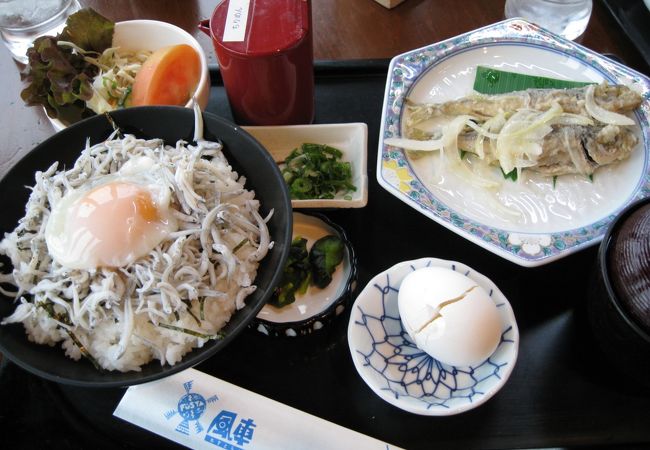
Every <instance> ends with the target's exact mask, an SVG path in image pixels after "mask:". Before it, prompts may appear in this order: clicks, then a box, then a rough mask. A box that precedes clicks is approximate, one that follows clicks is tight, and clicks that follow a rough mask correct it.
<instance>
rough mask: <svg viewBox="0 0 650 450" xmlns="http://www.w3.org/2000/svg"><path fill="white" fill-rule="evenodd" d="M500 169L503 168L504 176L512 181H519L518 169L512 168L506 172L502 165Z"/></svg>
mask: <svg viewBox="0 0 650 450" xmlns="http://www.w3.org/2000/svg"><path fill="white" fill-rule="evenodd" d="M499 169H501V173H502V174H503V178H505V179H506V180H512V181H517V169H516V168H515V169H512V170H511V171H510V172H508V173H505V172H504V171H503V169H502V168H501V166H499Z"/></svg>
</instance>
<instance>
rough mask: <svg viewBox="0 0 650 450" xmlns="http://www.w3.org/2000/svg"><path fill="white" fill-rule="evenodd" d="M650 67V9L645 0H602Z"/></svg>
mask: <svg viewBox="0 0 650 450" xmlns="http://www.w3.org/2000/svg"><path fill="white" fill-rule="evenodd" d="M602 2H603V4H604V5H605V6H606V7H607V9H608V10H609V12H610V13H611V14H612V15H613V16H614V19H616V22H618V24H619V25H620V27H621V30H622V31H623V32H624V33H625V34H626V35H627V37H628V38H629V39H630V42H631V43H632V45H634V47H636V49H637V50H638V51H639V53H640V54H641V56H642V57H643V59H644V60H645V62H646V65H647V66H648V67H650V11H648V8H647V7H646V6H645V4H644V3H643V0H602Z"/></svg>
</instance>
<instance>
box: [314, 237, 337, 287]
mask: <svg viewBox="0 0 650 450" xmlns="http://www.w3.org/2000/svg"><path fill="white" fill-rule="evenodd" d="M343 250H344V245H343V241H342V240H341V239H340V238H339V237H337V236H332V235H330V236H324V237H322V238H320V239H319V240H317V241H316V242H314V245H313V246H312V248H311V250H310V251H309V263H310V264H311V269H312V276H313V280H314V281H313V282H314V284H315V285H316V286H318V287H319V288H321V289H323V288H325V287H327V285H328V284H330V283H331V282H332V273H334V270H336V266H338V265H339V264H341V261H343Z"/></svg>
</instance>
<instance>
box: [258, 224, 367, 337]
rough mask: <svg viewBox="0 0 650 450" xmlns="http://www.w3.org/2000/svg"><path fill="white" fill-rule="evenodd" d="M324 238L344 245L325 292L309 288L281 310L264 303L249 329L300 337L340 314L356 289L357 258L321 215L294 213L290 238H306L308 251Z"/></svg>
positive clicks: (338, 230) (341, 234) (340, 232)
mask: <svg viewBox="0 0 650 450" xmlns="http://www.w3.org/2000/svg"><path fill="white" fill-rule="evenodd" d="M326 235H335V236H338V237H339V238H341V239H342V240H343V243H344V244H345V255H344V257H343V262H341V264H340V265H339V266H338V267H337V268H336V271H335V272H334V274H333V275H332V282H331V283H330V284H329V285H328V286H327V287H326V288H324V289H319V288H317V287H315V286H310V287H309V288H308V289H307V292H306V293H305V294H304V295H298V296H296V301H295V302H294V303H291V304H289V305H287V306H284V307H282V308H278V307H275V306H273V305H270V304H266V305H265V306H264V307H263V308H262V309H261V311H260V312H259V313H258V314H257V317H256V318H255V319H254V320H253V322H251V324H250V327H251V328H255V329H256V330H257V331H259V332H261V333H263V334H266V335H269V336H289V337H295V336H302V335H306V334H310V333H313V332H315V331H317V330H320V329H321V328H323V327H325V326H327V325H328V324H329V323H330V322H332V320H334V319H335V318H336V317H338V316H339V315H340V314H341V313H343V312H344V311H345V310H346V308H347V306H348V300H349V299H350V296H351V294H352V292H353V291H354V289H355V287H356V280H357V259H356V256H355V254H354V249H353V248H352V244H351V243H350V241H349V240H348V238H347V236H346V234H345V231H344V230H343V228H341V227H340V226H338V225H336V224H335V223H333V222H332V221H330V220H329V219H328V218H327V217H325V216H324V215H322V214H315V213H310V214H306V213H299V212H294V213H293V237H294V238H295V237H296V236H301V237H303V238H305V239H307V248H311V246H312V245H313V243H314V242H315V241H316V240H317V239H319V238H321V237H323V236H326Z"/></svg>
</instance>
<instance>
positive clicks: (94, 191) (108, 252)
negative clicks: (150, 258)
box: [45, 156, 177, 270]
mask: <svg viewBox="0 0 650 450" xmlns="http://www.w3.org/2000/svg"><path fill="white" fill-rule="evenodd" d="M170 199H171V188H170V186H169V184H168V183H167V182H166V181H165V179H164V176H163V175H162V173H161V171H160V170H156V164H155V161H153V160H152V159H151V158H148V157H144V156H141V157H138V158H135V159H133V160H130V161H129V162H127V163H126V164H125V165H124V166H123V167H122V168H121V169H120V170H119V171H118V172H116V173H114V174H111V175H106V176H103V177H101V178H99V179H97V180H93V182H92V183H88V184H87V185H84V186H81V187H79V188H77V189H74V190H72V191H68V193H66V195H64V196H63V197H62V198H61V199H60V200H59V201H58V202H56V204H55V205H54V206H53V208H52V212H51V214H50V217H49V219H48V222H47V224H46V227H45V240H46V243H47V248H48V251H49V253H50V255H51V256H52V258H53V259H54V260H55V261H56V262H58V263H59V264H61V265H62V266H64V267H67V268H70V269H86V270H89V269H95V268H98V267H121V266H125V265H127V264H130V263H132V262H134V261H136V260H137V259H139V258H141V257H143V256H145V255H147V254H148V253H149V252H150V251H151V250H152V249H153V248H154V247H155V246H157V245H158V244H159V243H160V242H161V241H162V240H163V239H165V237H167V236H168V235H169V234H170V233H172V232H173V231H175V230H176V228H177V223H176V220H175V218H174V216H173V214H172V211H171V208H170Z"/></svg>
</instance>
